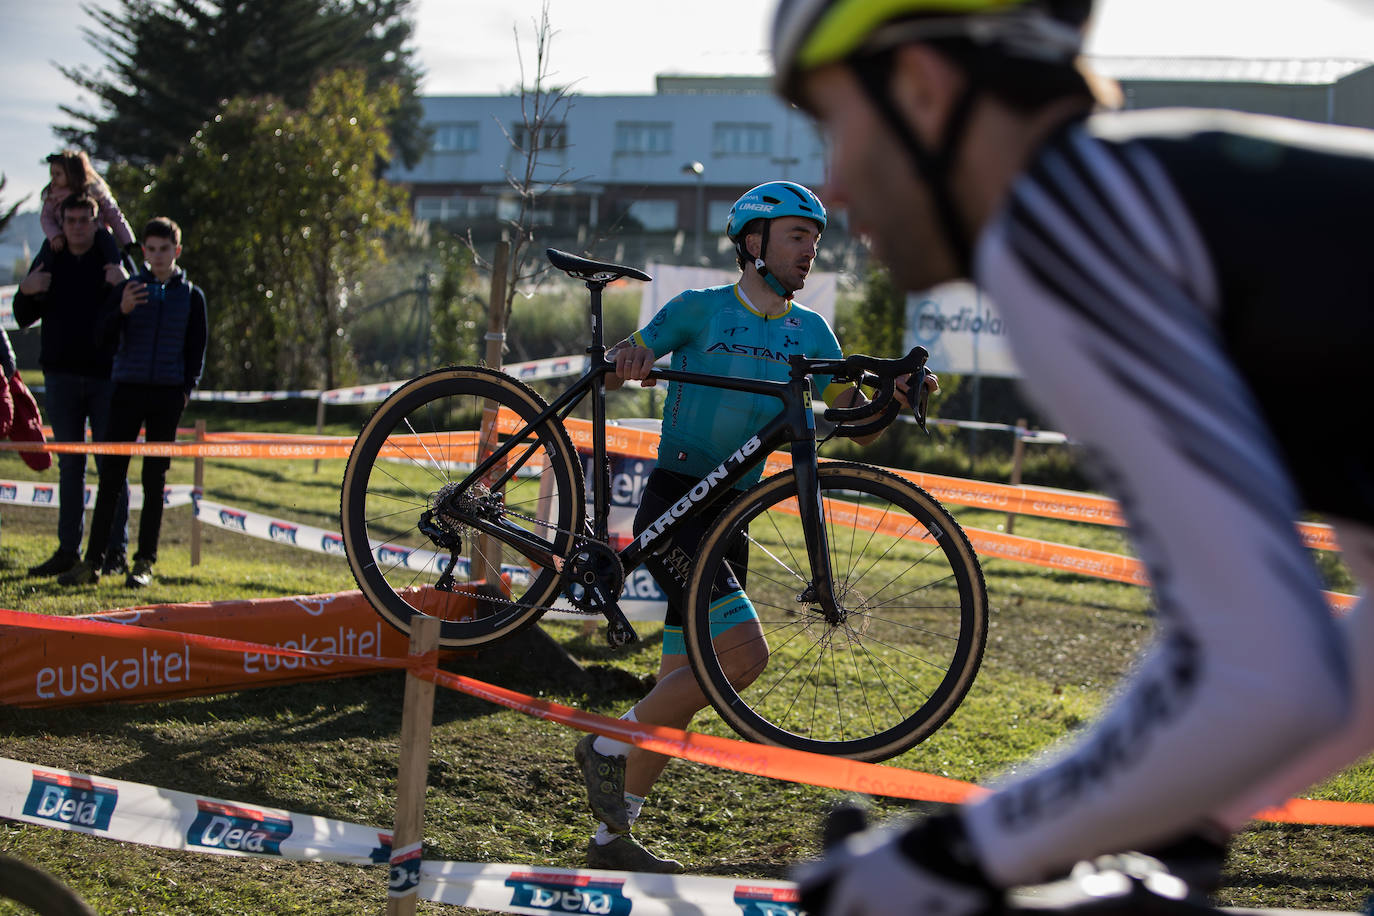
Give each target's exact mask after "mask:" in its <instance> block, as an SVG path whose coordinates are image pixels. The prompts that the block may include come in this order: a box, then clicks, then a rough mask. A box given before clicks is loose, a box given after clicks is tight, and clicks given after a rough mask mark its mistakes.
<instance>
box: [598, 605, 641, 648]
mask: <svg viewBox="0 0 1374 916" xmlns="http://www.w3.org/2000/svg"><path fill="white" fill-rule="evenodd" d="M603 613H605V615H606V642H608V643H610V646H611V648H612V649H619V648H620V647H621V646H628V645H629V644H630V643H632V642H634V641H635V640H637V639H639V634H638V633H636V632H635V628H634V627H632V626H631V625H630V621H629V619H628V618H626V616H625V612H624V611H622V610H621V609H620V605H618V604H610V605H607V606H606V608H605V610H604V612H603Z"/></svg>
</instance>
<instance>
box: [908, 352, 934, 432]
mask: <svg viewBox="0 0 1374 916" xmlns="http://www.w3.org/2000/svg"><path fill="white" fill-rule="evenodd" d="M928 375H930V370H929V369H927V368H926V367H925V366H922V367H921V371H920V377H919V378H916V373H913V374H912V377H913V378H916V397H914V398H912V399H911V415H912V417H914V418H915V420H916V425H917V426H919V427H921V432H923V433H925V434H926V435H927V436H929V435H930V430H928V429H926V411H927V409H928V408H929V407H930V389H929V388H927V387H926V377H927V376H928Z"/></svg>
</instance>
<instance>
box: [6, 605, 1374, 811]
mask: <svg viewBox="0 0 1374 916" xmlns="http://www.w3.org/2000/svg"><path fill="white" fill-rule="evenodd" d="M284 600H300V599H284ZM4 626H14V628H25V629H41V630H52V632H59V633H66V634H73V636H76V634H88V636H98V637H113V639H118V640H139V641H140V643H143V644H144V647H146V645H147V644H150V643H161V644H174V645H179V647H185V645H199V647H202V648H206V650H212V651H217V652H243V654H251V655H256V656H261V655H276V656H286V658H295V659H302V661H311V659H313V661H333V662H350V663H356V665H359V666H364V667H365V666H371V667H407V669H411V672H412V673H414V674H416V676H418V677H425V678H426V680H431V681H434V683H436V684H440V685H442V687H448V688H451V689H456V691H460V692H463V694H469V695H470V696H475V698H478V699H485V700H488V702H492V703H496V705H499V706H506V707H507V709H513V710H515V711H519V713H525V714H529V715H537V717H539V718H544V720H547V721H551V722H558V724H561V725H567V726H570V728H577V729H580V731H584V732H596V733H598V735H606V736H609V737H614V739H617V740H624V742H629V743H632V744H636V746H639V747H643V748H646V750H650V751H654V753H658V754H666V755H669V757H680V758H683V759H690V761H694V762H698V764H705V765H709V766H716V768H720V769H730V770H735V772H741V773H752V775H756V776H767V777H769V779H779V780H786V781H794V783H804V784H809V786H820V787H824V788H837V790H842V791H855V792H863V794H866V795H885V797H890V798H910V799H921V801H932V802H951V803H956V802H963V801H969V799H974V798H978V797H981V795H984V794H987V791H988V790H985V788H982V787H978V786H974V784H971V783H966V781H962V780H955V779H948V777H945V776H934V775H930V773H922V772H918V770H908V769H899V768H894V766H879V765H877V764H863V762H859V761H852V759H846V758H842V757H826V755H823V754H809V753H805V751H794V750H789V748H783V747H771V746H767V744H753V743H749V742H741V740H735V739H728V737H714V736H710V735H698V733H694V732H683V731H679V729H675V728H664V726H658V725H646V724H643V722H628V721H625V720H620V718H609V717H606V715H598V714H595V713H584V711H581V710H577V709H573V707H570V706H562V705H559V703H552V702H550V700H541V699H534V698H533V696H528V695H525V694H519V692H517V691H511V689H507V688H504V687H496V685H493V684H488V683H485V681H478V680H474V678H470V677H463V676H460V674H451V673H448V672H441V670H438V669H437V667H436V661H437V658H436V654H433V652H431V654H429V655H425V656H414V658H375V656H357V655H341V654H337V652H317V651H305V650H298V648H290V647H276V645H262V644H257V643H246V641H242V640H234V639H225V637H217V636H205V634H199V633H181V632H176V630H168V629H154V628H144V626H131V625H128V623H113V622H109V621H99V619H91V618H63V617H48V615H44V614H22V612H18V611H10V610H3V608H0V628H4ZM146 651H147V650H146V648H144V654H146ZM1257 817H1260V818H1263V820H1274V821H1285V823H1298V824H1336V825H1352V827H1374V805H1369V803H1362V802H1326V801H1314V799H1292V801H1289V802H1287V803H1286V805H1285V806H1282V808H1279V809H1271V810H1267V812H1261V813H1260V814H1257Z"/></svg>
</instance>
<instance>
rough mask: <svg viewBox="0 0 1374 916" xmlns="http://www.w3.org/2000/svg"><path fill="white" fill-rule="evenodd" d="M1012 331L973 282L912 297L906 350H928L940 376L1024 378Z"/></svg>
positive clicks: (990, 301) (908, 301)
mask: <svg viewBox="0 0 1374 916" xmlns="http://www.w3.org/2000/svg"><path fill="white" fill-rule="evenodd" d="M1007 333H1008V332H1007V326H1006V322H1004V321H1003V320H1002V316H1001V314H1000V313H999V312H998V311H997V307H996V306H995V305H994V304H993V302H992V300H991V299H989V298H988V297H987V296H985V295H983V293H982V292H981V291H980V290H979V289H978V288H977V287H976V286H974V285H972V284H971V283H947V284H944V285H942V286H937V287H935V288H933V289H930V290H927V291H925V292H923V293H910V294H908V295H907V299H906V336H905V338H904V339H903V347H904V348H905V349H907V350H910V349H911V348H912V347H914V346H916V345H918V344H919V345H920V346H923V347H925V348H926V349H927V350H929V351H930V361H929V365H930V368H931V369H932V370H934V371H935V372H937V373H940V372H948V373H953V374H956V375H983V376H995V377H999V378H1019V377H1020V375H1021V371H1020V369H1018V368H1017V366H1016V362H1015V361H1014V360H1013V359H1012V355H1011V345H1010V342H1009V340H1008V337H1007Z"/></svg>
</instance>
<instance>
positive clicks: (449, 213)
mask: <svg viewBox="0 0 1374 916" xmlns="http://www.w3.org/2000/svg"><path fill="white" fill-rule="evenodd" d="M495 213H496V201H495V200H494V199H493V198H490V197H416V198H415V218H416V219H424V220H430V221H431V222H436V223H443V222H448V221H450V220H469V219H481V218H483V217H491V216H493V215H495Z"/></svg>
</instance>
